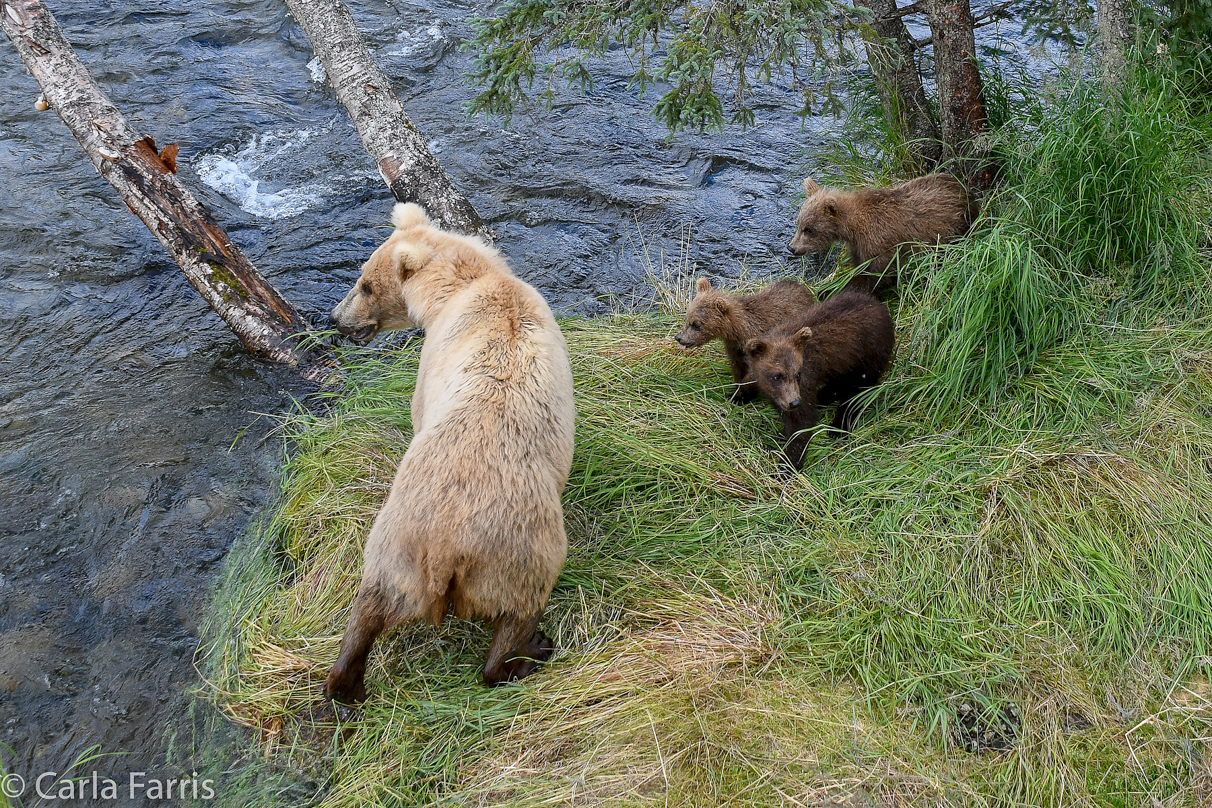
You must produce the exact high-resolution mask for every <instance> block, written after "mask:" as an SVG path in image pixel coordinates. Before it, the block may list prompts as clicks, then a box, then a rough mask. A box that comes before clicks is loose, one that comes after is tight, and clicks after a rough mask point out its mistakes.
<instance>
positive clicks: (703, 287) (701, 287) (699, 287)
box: [694, 278, 711, 295]
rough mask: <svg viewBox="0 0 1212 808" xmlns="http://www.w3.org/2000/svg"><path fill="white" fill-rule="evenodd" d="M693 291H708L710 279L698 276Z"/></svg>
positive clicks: (701, 292) (709, 289) (700, 292)
mask: <svg viewBox="0 0 1212 808" xmlns="http://www.w3.org/2000/svg"><path fill="white" fill-rule="evenodd" d="M694 291H696V292H698V293H699V294H700V295H701V294H703V293H704V292H710V291H711V281H709V280H707V279H706V278H699V282H698V283H696V284H695V285H694Z"/></svg>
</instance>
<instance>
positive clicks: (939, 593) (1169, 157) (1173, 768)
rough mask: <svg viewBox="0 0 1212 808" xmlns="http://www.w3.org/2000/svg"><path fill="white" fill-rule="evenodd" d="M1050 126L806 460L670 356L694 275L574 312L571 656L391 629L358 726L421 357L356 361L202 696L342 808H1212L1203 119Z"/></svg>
mask: <svg viewBox="0 0 1212 808" xmlns="http://www.w3.org/2000/svg"><path fill="white" fill-rule="evenodd" d="M1039 115H1040V117H1039V118H1037V119H1035V120H1034V121H1030V122H1029V123H1030V125H1029V126H1024V127H1022V128H1021V129H1020V130H1019V131H1015V132H1010V133H1007V134H1006V135H1005V140H1004V141H1003V144H1002V148H1003V150H1004V156H1005V157H1006V172H1007V184H1006V186H1005V187H1004V189H1003V191H1002V192H1001V193H1000V194H999V196H998V197H996V198H995V199H994V200H993V201H992V202H991V203H990V205H989V215H988V216H987V218H986V219H985V220H984V221H983V222H982V224H981V225H980V226H979V227H978V229H977V230H976V231H975V232H974V234H973V235H972V237H971V238H969V239H968V240H966V241H965V242H963V243H962V244H959V245H956V246H953V247H949V248H945V249H942V250H939V251H937V252H935V253H933V254H931V255H927V256H924V257H923V258H921V259H920V260H918V261H916V262H915V263H914V264H913V266H912V267H910V268H909V269H908V270H907V272H906V281H905V283H904V286H903V288H902V291H901V294H900V298H899V300H898V301H897V305H896V306H895V308H896V319H897V328H898V342H899V347H898V353H897V358H896V362H895V365H894V367H893V369H892V371H891V373H890V376H889V379H888V381H887V382H886V383H885V384H884V385H882V386H881V387H880V388H878V389H877V391H876V392H875V394H874V395H873V396H871V398H870V401H869V406H868V408H867V410H866V412H865V413H864V415H863V417H862V418H861V419H860V423H859V426H858V428H857V430H856V431H855V433H854V434H853V435H852V436H851V437H850V438H849V439H847V440H845V441H842V442H832V441H830V440H828V439H826V438H825V437H824V436H820V437H818V438H817V439H816V440H814V441H813V443H812V444H810V449H809V455H808V458H807V461H806V464H805V469H804V471H803V472H802V473H801V474H799V475H795V476H788V475H786V474H784V473H782V472H781V466H780V463H779V460H778V455H777V443H776V440H775V435H776V433H777V417H776V415H775V413H774V412H773V411H772V410H770V409H767V408H764V407H761V406H752V407H746V408H736V407H733V406H731V405H729V404H727V403H726V402H725V400H724V397H725V395H726V393H727V389H728V377H727V369H726V363H725V362H724V361H723V355H722V351H721V350H720V349H719V347H718V346H708V347H707V348H705V349H702V350H699V351H692V352H682V351H679V350H677V349H676V346H675V345H674V343H673V341H672V339H671V337H672V335H673V333H675V332H676V330H677V328H678V327H679V325H680V323H679V322H678V320H679V315H680V312H678V311H677V306H678V305H679V304H680V303H681V302H683V301H682V297H683V296H684V293H685V289H683V288H681V287H679V286H678V285H677V283H676V280H677V279H676V278H673V279H671V280H672V281H675V282H671V283H670V284H669V286H668V288H665V289H664V290H662V291H661V292H660V293H659V294H658V296H657V298H656V300H657V303H658V305H656V306H654V307H653V310H652V311H649V312H647V313H644V314H618V315H616V316H612V317H609V318H602V319H596V320H585V319H576V318H573V319H567V320H564V321H563V322H562V325H563V328H564V330H565V333H566V336H567V338H568V343H569V348H570V353H571V356H572V362H573V369H574V374H575V378H576V387H577V406H578V430H577V450H576V456H575V460H574V467H573V472H572V476H571V479H570V481H569V485H568V489H567V492H566V494H565V499H564V502H565V515H566V521H567V525H568V531H569V541H570V548H569V557H568V563H567V565H566V567H565V570H564V572H563V574H562V576H561V578H560V580H559V583H558V584H557V587H556V590H555V592H554V593H553V595H552V599H551V604H550V607H549V612H548V616H547V618H546V621H545V624H546V627H547V631H548V633H550V634H552V635H553V636H554V637H555V638H556V641H557V643H558V645H559V651H558V652H557V655H556V657H555V658H554V659H553V661H552V662H551V663H550V664H549V665H548V666H546V667H545V668H544V669H543V670H542V671H541V672H540V673H538V674H536V675H535V676H533V677H531V678H530V679H528V680H526V681H525V682H523V683H521V684H518V685H513V686H509V687H505V688H500V689H496V690H488V689H485V688H483V687H482V686H481V685H480V684H479V676H478V674H479V668H480V666H481V665H482V662H483V656H484V653H485V650H486V648H487V643H488V632H487V630H486V629H485V628H483V627H482V626H480V625H479V624H477V623H473V622H467V621H457V620H450V621H448V622H447V623H445V624H444V625H443V626H442V627H440V628H437V629H435V628H432V627H427V626H417V627H414V628H410V629H405V630H402V631H399V632H397V633H395V634H393V635H387V636H385V637H384V638H383V639H381V640H380V642H379V644H378V645H377V647H376V650H375V652H374V653H373V654H372V656H371V665H370V670H369V676H368V684H369V690H370V698H369V700H368V702H367V703H366V705H365V706H364V707H363V709H362V710H361V711H360V713H357V714H353V715H346V716H344V718H339V717H338V716H337V715H335V714H334V713H333V711H332V710H331V708H330V707H328V706H327V705H326V704H325V703H324V702H323V700H322V697H321V694H320V688H321V684H322V682H323V678H324V676H325V675H326V673H327V670H328V667H329V665H331V663H332V661H333V660H334V659H335V657H336V652H337V647H338V644H339V642H340V637H341V632H342V630H343V626H344V620H345V616H346V614H347V610H348V607H349V604H350V602H351V600H352V597H353V593H354V590H355V588H356V586H357V582H358V580H359V577H360V566H361V554H362V551H361V546H362V542H363V541H364V539H365V536H366V533H367V530H368V529H369V525H370V521H371V520H372V518H373V516H374V514H375V512H376V511H377V509H378V507H379V506H380V504H381V502H382V500H383V498H384V496H385V494H386V492H387V488H388V486H389V484H390V482H391V479H392V476H393V474H394V470H395V466H396V464H397V463H398V461H399V458H400V456H401V455H402V454H403V452H404V450H405V448H406V447H407V444H408V439H409V410H408V404H409V393H410V391H411V390H412V385H413V382H414V379H415V372H416V360H417V351H416V347H417V346H416V344H415V342H413V343H409V344H406V345H404V346H402V347H399V348H393V349H383V350H377V351H374V350H371V351H365V352H362V353H359V354H356V355H355V357H354V361H352V362H351V372H350V375H349V377H348V380H347V383H346V386H345V387H344V389H341V390H339V391H335V392H333V393H331V394H329V398H330V401H329V402H328V403H329V404H330V405H331V406H330V408H329V409H327V410H326V411H325V412H323V413H321V414H310V413H306V412H300V413H298V414H295V415H293V416H290V417H289V418H288V419H286V422H285V424H284V427H283V428H284V431H285V433H286V435H287V437H288V438H289V443H288V445H289V455H288V458H287V461H286V464H285V466H284V469H283V481H282V493H281V497H280V500H279V502H278V503H277V506H276V509H275V510H274V512H273V514H272V518H271V519H270V520H269V521H268V524H267V525H266V526H265V527H264V529H262V530H260V531H258V532H257V533H255V534H254V535H252V536H250V537H249V539H248V540H246V541H245V542H244V543H243V546H242V547H240V548H238V550H237V552H236V553H235V554H234V556H233V559H234V560H233V562H232V564H231V565H230V567H229V571H228V578H227V580H226V581H225V582H224V584H223V585H222V586H221V588H220V591H219V598H218V600H217V604H216V608H215V612H214V616H213V617H212V623H211V628H210V632H209V636H210V641H209V645H208V649H207V658H206V668H207V671H208V679H209V683H210V686H211V690H210V693H211V696H212V697H213V699H214V700H215V702H216V703H217V704H218V705H219V707H220V708H221V709H222V710H223V711H224V712H225V713H226V714H227V715H228V716H229V717H230V718H231V719H232V720H233V721H235V722H237V723H239V724H242V725H244V726H247V727H249V728H250V729H251V730H252V733H253V737H254V738H255V742H256V744H257V745H258V746H259V747H260V748H262V749H264V750H265V752H266V753H267V754H268V755H269V759H270V760H272V761H273V762H274V765H276V766H278V767H280V768H283V769H287V770H292V771H297V772H302V773H304V774H305V775H306V776H308V777H314V778H316V779H318V780H319V781H321V783H322V786H321V788H320V790H319V792H318V796H317V797H316V801H317V802H318V803H320V804H322V805H325V806H363V805H375V806H408V805H430V804H442V805H485V806H487V805H511V806H513V805H553V804H561V805H563V804H568V805H603V806H616V805H618V806H623V805H627V806H631V805H678V806H715V805H737V806H767V805H782V804H789V805H811V806H835V805H836V806H843V805H844V806H851V805H853V806H865V805H879V806H917V805H921V806H927V805H929V806H935V805H945V806H981V807H982V808H994V806H997V807H998V808H1000V807H1001V806H1062V805H1063V806H1148V807H1149V808H1153V807H1154V806H1157V805H1162V806H1166V808H1178V806H1188V807H1190V808H1195V806H1204V805H1208V804H1209V803H1210V801H1212V763H1209V761H1210V760H1212V742H1210V739H1212V685H1210V684H1209V682H1210V680H1212V318H1210V314H1212V303H1210V297H1209V292H1208V289H1209V284H1208V280H1209V278H1208V255H1207V244H1208V235H1209V234H1208V222H1209V219H1210V211H1212V206H1210V205H1209V204H1208V194H1207V189H1208V179H1209V169H1208V165H1207V159H1206V153H1202V152H1201V151H1200V150H1201V149H1206V146H1204V145H1199V144H1198V143H1197V142H1196V140H1195V139H1194V134H1193V133H1196V132H1201V131H1202V132H1204V133H1205V134H1207V133H1208V132H1209V127H1208V126H1207V123H1206V121H1205V120H1203V119H1201V118H1200V117H1199V116H1198V115H1197V114H1196V113H1195V112H1194V111H1193V109H1192V108H1191V107H1190V106H1188V105H1186V102H1185V101H1184V99H1183V98H1182V97H1181V94H1178V93H1176V92H1175V93H1172V92H1171V88H1169V87H1168V85H1167V84H1166V83H1165V80H1164V79H1161V78H1159V73H1157V72H1150V71H1149V70H1146V69H1142V70H1141V72H1140V74H1139V75H1138V76H1137V77H1136V78H1134V79H1133V81H1132V83H1130V85H1129V87H1128V88H1127V90H1126V91H1125V92H1124V94H1123V95H1122V96H1119V97H1116V98H1113V99H1103V98H1100V97H1099V94H1098V91H1097V90H1096V89H1090V88H1088V87H1086V86H1085V85H1078V86H1077V87H1076V89H1074V90H1073V91H1072V92H1068V93H1066V94H1064V95H1063V96H1061V97H1058V98H1057V99H1055V100H1054V101H1053V102H1052V103H1051V104H1049V105H1048V107H1047V108H1046V109H1043V110H1041V111H1040V113H1039ZM1083 116H1085V117H1083ZM1133 127H1135V128H1133ZM1133 133H1135V134H1133ZM1184 137H1185V138H1187V139H1186V140H1183V139H1182V138H1184ZM1159 138H1160V139H1167V138H1168V139H1171V141H1172V142H1173V143H1176V144H1179V145H1176V146H1173V151H1174V152H1176V153H1177V152H1180V151H1181V153H1179V154H1177V155H1176V154H1171V153H1168V152H1167V151H1166V150H1165V149H1162V148H1160V147H1159V146H1157V144H1155V143H1154V141H1155V140H1157V139H1159ZM1204 142H1205V143H1206V142H1207V140H1205V141H1204ZM1066 144H1068V145H1067V146H1066ZM1180 146H1181V149H1180ZM1098 155H1101V157H1098ZM1133 155H1139V157H1140V160H1139V163H1134V162H1132V160H1133V159H1135V158H1133ZM1130 158H1131V159H1130ZM1201 161H1202V162H1201ZM1083 171H1084V172H1086V173H1087V174H1090V175H1091V176H1089V177H1084V176H1083ZM1108 174H1112V175H1114V176H1111V177H1109V176H1107V175H1108ZM1132 187H1136V188H1138V189H1139V190H1138V191H1133V190H1132ZM1121 197H1122V198H1121ZM1066 210H1067V211H1069V213H1068V215H1062V214H1063V212H1064V211H1066ZM661 303H664V304H665V305H664V306H662V305H660V304H661ZM990 746H991V747H993V748H988V747H990ZM973 750H975V751H973Z"/></svg>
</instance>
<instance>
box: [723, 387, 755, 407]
mask: <svg viewBox="0 0 1212 808" xmlns="http://www.w3.org/2000/svg"><path fill="white" fill-rule="evenodd" d="M756 399H757V391H756V390H754V389H753V386H752V385H748V384H746V385H738V386H737V387H735V388H733V390H732V393H731V394H730V395H729V396H728V402H729V403H730V404H735V405H737V406H738V407H743V406H745V405H746V404H752V403H753V402H754V401H755V400H756Z"/></svg>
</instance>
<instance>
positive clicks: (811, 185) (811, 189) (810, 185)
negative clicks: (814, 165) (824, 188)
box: [804, 177, 821, 196]
mask: <svg viewBox="0 0 1212 808" xmlns="http://www.w3.org/2000/svg"><path fill="white" fill-rule="evenodd" d="M819 190H821V186H819V185H817V184H816V181H815V180H814V179H812V177H804V193H806V194H808V195H809V196H812V195H813V194H815V193H816V192H817V191H819Z"/></svg>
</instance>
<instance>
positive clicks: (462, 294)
mask: <svg viewBox="0 0 1212 808" xmlns="http://www.w3.org/2000/svg"><path fill="white" fill-rule="evenodd" d="M392 220H393V222H394V223H395V226H396V230H395V232H394V233H393V234H392V235H391V237H390V238H388V239H387V241H386V242H384V243H383V244H382V245H381V246H380V247H379V248H378V249H377V250H375V252H374V254H373V255H371V257H370V259H369V260H368V261H367V262H366V263H365V264H364V265H363V267H362V276H361V278H360V279H359V280H358V282H357V283H356V284H355V285H354V287H353V288H352V289H351V290H350V291H349V294H347V295H346V296H345V299H344V300H342V301H341V303H340V304H338V305H337V307H336V308H335V309H333V312H332V319H333V321H334V322H335V323H336V325H337V327H338V329H339V330H340V331H341V332H342V333H343V334H346V335H348V336H351V337H354V338H358V339H362V340H366V339H370V338H371V337H373V336H374V335H375V333H376V332H378V331H381V330H384V329H390V328H406V327H411V326H414V325H416V326H420V327H423V328H424V329H425V343H424V345H423V346H422V348H421V358H420V366H419V368H418V371H417V386H416V390H415V392H414V393H413V397H412V426H413V432H414V434H413V439H412V442H411V443H410V444H409V446H408V450H407V451H406V452H405V454H404V459H403V460H402V461H401V462H400V467H399V470H398V471H397V472H396V477H395V481H394V482H393V483H392V486H391V491H390V493H389V494H388V495H387V501H386V502H385V503H384V505H383V508H382V510H380V511H379V515H378V516H377V517H376V518H375V521H374V526H373V527H372V528H371V530H370V537H369V538H368V539H367V540H366V552H365V564H364V567H363V571H362V583H361V586H360V587H359V588H358V593H357V596H356V597H355V598H354V603H353V610H352V612H351V614H350V616H349V623H348V625H347V627H346V629H345V637H344V639H342V640H341V652H340V656H339V657H338V659H337V661H336V664H335V665H333V668H332V671H331V673H329V675H328V681H327V683H326V684H325V686H324V692H325V694H326V695H327V696H329V697H330V698H335V699H337V700H339V701H345V702H356V701H360V700H362V699H363V698H364V697H365V695H366V691H365V684H364V678H365V673H366V657H367V654H368V653H369V652H370V647H371V644H372V643H373V642H374V640H375V637H377V636H378V635H379V633H380V632H382V631H383V630H384V629H385V628H389V627H391V626H395V625H399V624H402V623H408V622H412V621H416V620H421V619H426V618H427V619H429V620H431V621H433V622H434V623H435V624H437V623H440V622H441V621H442V620H443V619H444V618H445V616H446V613H447V611H448V610H449V608H450V607H452V606H453V607H454V612H455V614H456V615H458V616H459V617H479V618H483V619H484V620H487V621H488V622H490V623H491V624H492V625H493V627H494V628H495V630H496V633H495V634H494V635H493V638H492V645H491V647H490V648H489V649H488V660H487V662H486V664H485V666H484V681H485V683H487V684H490V685H496V684H500V683H502V682H506V681H509V680H512V679H520V678H521V677H523V676H526V675H528V674H529V673H531V672H532V671H534V670H535V668H536V667H537V663H538V662H539V661H545V660H547V659H548V658H550V656H551V653H552V650H553V648H554V646H553V645H552V642H551V640H550V639H548V638H547V637H546V636H545V635H544V634H543V632H541V631H539V630H538V626H539V619H540V618H541V617H542V615H543V610H544V608H546V605H547V598H548V596H549V595H550V594H551V589H552V586H553V585H554V584H555V581H556V576H558V575H559V573H560V569H561V567H563V565H564V556H565V554H566V552H567V540H566V539H565V535H564V517H563V510H562V508H561V505H560V495H561V493H562V492H563V490H564V484H565V483H566V482H567V480H568V472H569V469H570V467H571V465H572V444H573V420H574V416H575V412H574V408H573V397H572V370H571V367H570V366H569V362H568V348H567V346H566V345H565V343H564V337H563V335H562V334H561V333H560V329H559V326H558V325H557V324H556V321H555V318H554V317H553V316H552V314H551V309H549V308H548V306H547V303H546V302H545V301H544V300H543V298H542V296H540V295H539V293H538V292H537V291H535V290H534V288H532V287H531V286H530V285H528V284H526V283H523V282H522V281H521V280H519V279H518V278H516V277H514V275H513V273H512V272H511V271H510V269H509V267H508V266H507V265H506V263H505V261H504V259H502V258H501V256H500V255H499V254H498V253H497V252H496V250H494V249H492V248H491V247H489V246H488V245H486V244H485V243H484V242H482V241H480V240H479V239H477V238H473V237H469V236H461V235H457V234H454V233H448V232H445V231H443V230H440V229H438V228H437V227H434V226H433V225H432V224H430V222H429V219H428V217H427V216H426V215H425V212H424V211H423V210H421V208H419V207H418V206H416V205H413V204H407V205H396V207H395V210H394V211H393V212H392Z"/></svg>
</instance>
